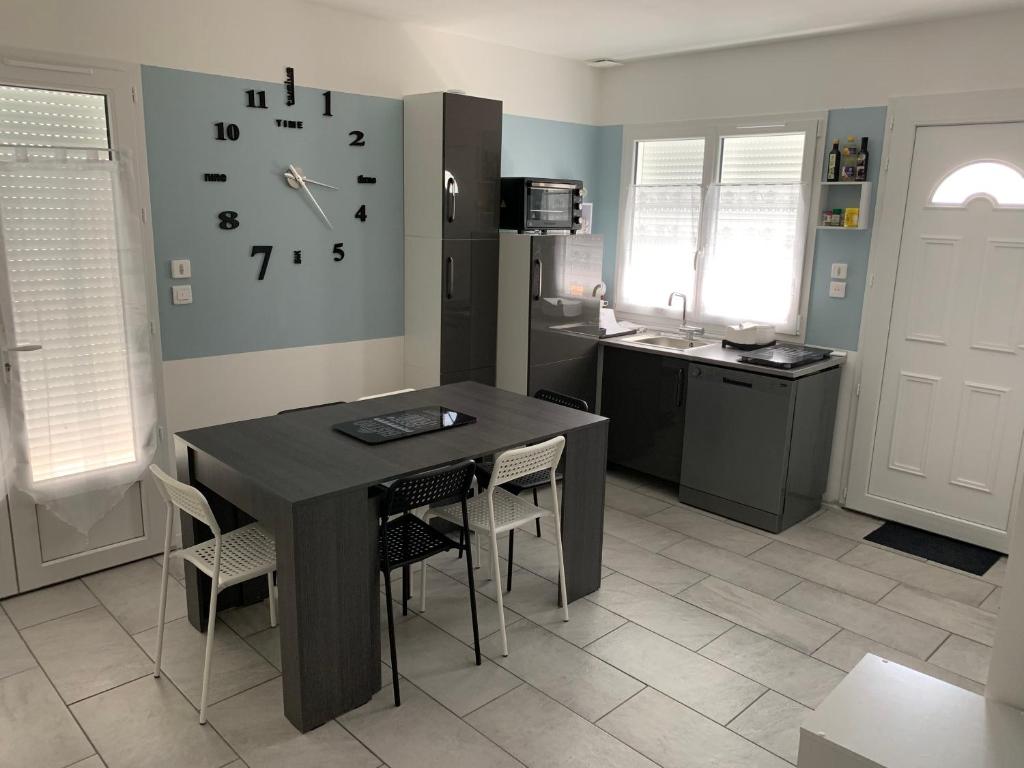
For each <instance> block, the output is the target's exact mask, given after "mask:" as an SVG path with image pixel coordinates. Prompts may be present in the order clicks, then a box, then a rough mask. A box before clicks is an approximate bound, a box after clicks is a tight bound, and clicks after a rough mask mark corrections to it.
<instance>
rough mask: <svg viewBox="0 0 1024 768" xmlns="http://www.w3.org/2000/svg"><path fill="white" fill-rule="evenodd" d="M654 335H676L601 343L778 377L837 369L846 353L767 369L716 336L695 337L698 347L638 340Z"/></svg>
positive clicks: (797, 375) (603, 341)
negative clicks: (745, 360)
mask: <svg viewBox="0 0 1024 768" xmlns="http://www.w3.org/2000/svg"><path fill="white" fill-rule="evenodd" d="M656 336H672V337H673V338H678V337H675V336H673V335H672V334H659V333H654V334H652V333H642V334H638V335H636V336H620V337H616V338H612V339H602V340H601V345H602V346H611V347H620V348H622V349H632V350H634V351H636V352H647V353H649V354H652V355H661V356H663V357H673V358H678V359H681V360H687V361H689V362H693V363H704V364H705V365H717V366H721V367H723V368H736V369H739V370H742V371H750V372H751V373H758V374H761V375H764V376H775V377H776V378H780V379H802V378H803V377H805V376H810V375H811V374H815V373H821V372H822V371H827V370H829V369H831V368H838V367H839V366H841V365H843V364H844V363H845V362H846V355H845V354H843V353H838V354H834V355H833V356H832V357H830V358H829V359H828V360H822V361H820V362H817V363H811V364H810V365H802V366H800V367H798V368H788V369H787V368H770V367H768V366H765V365H753V364H751V363H741V362H740V356H741V355H742V354H744V353H743V350H739V349H730V348H726V347H723V346H722V342H721V341H720V340H718V339H715V340H709V341H707V342H704V341H702V340H695V341H696V343H697V345H698V346H695V347H692V348H690V349H673V348H671V347H653V346H649V345H646V344H641V343H638V342H640V341H642V340H644V339H650V338H652V337H656Z"/></svg>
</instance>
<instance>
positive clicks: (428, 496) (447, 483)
mask: <svg viewBox="0 0 1024 768" xmlns="http://www.w3.org/2000/svg"><path fill="white" fill-rule="evenodd" d="M475 473H476V464H475V463H474V462H472V461H464V462H461V463H459V464H452V465H451V466H447V467H441V468H440V469H432V470H430V471H429V472H420V473H418V474H415V475H410V476H409V477H403V478H402V479H401V480H396V481H395V482H394V483H392V485H391V487H390V488H388V495H387V498H386V500H385V503H384V508H383V512H382V513H381V514H382V516H387V517H390V516H391V515H397V514H399V513H401V512H407V511H409V510H410V509H418V508H419V507H425V506H428V505H429V504H434V503H435V502H438V501H449V500H455V499H458V500H462V499H464V498H466V496H467V495H468V494H469V489H470V487H471V486H472V484H473V476H474V474H475Z"/></svg>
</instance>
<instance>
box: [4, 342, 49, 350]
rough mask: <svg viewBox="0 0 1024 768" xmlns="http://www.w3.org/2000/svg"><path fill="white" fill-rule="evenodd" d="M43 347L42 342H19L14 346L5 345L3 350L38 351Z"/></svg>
mask: <svg viewBox="0 0 1024 768" xmlns="http://www.w3.org/2000/svg"><path fill="white" fill-rule="evenodd" d="M42 348H43V345H42V344H18V345H17V346H14V347H4V348H3V350H2V351H3V352H38V351H39V350H41V349H42Z"/></svg>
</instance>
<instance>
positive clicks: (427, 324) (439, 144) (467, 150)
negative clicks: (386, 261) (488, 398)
mask: <svg viewBox="0 0 1024 768" xmlns="http://www.w3.org/2000/svg"><path fill="white" fill-rule="evenodd" d="M501 114H502V106H501V102H500V101H494V100H492V99H481V98H476V97H473V96H466V95H464V94H457V93H426V94H420V95H416V96H407V97H406V98H405V130H404V133H405V381H406V384H407V385H408V386H412V387H417V388H419V387H427V386H436V385H438V384H450V383H453V382H456V381H467V380H472V381H479V382H481V383H484V384H494V375H495V373H494V372H495V344H496V334H497V317H498V205H499V202H500V181H501Z"/></svg>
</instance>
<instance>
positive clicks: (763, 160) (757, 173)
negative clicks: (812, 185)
mask: <svg viewBox="0 0 1024 768" xmlns="http://www.w3.org/2000/svg"><path fill="white" fill-rule="evenodd" d="M804 140H805V134H804V133H803V132H802V131H801V132H800V133H777V134H755V135H752V136H725V137H723V138H722V162H721V168H720V172H719V181H720V182H721V183H722V184H756V183H759V182H780V181H791V182H797V183H799V182H800V181H801V179H802V176H803V167H804Z"/></svg>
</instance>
